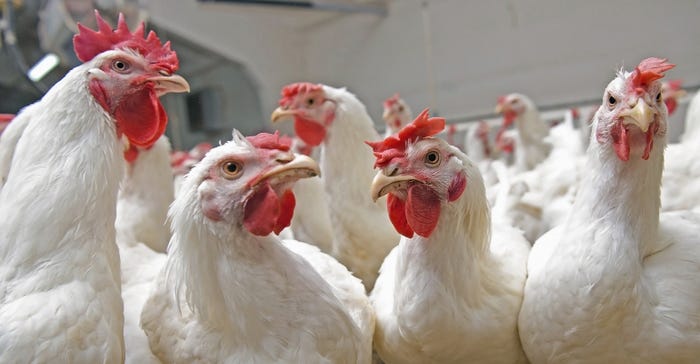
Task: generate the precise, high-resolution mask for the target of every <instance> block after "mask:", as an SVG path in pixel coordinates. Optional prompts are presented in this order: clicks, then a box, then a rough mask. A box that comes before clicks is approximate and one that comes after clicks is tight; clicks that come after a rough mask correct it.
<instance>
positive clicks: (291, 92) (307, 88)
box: [280, 82, 323, 107]
mask: <svg viewBox="0 0 700 364" xmlns="http://www.w3.org/2000/svg"><path fill="white" fill-rule="evenodd" d="M322 88H323V85H321V84H320V83H318V84H313V83H311V82H297V83H292V84H289V85H287V86H284V88H282V98H281V99H280V106H282V107H289V105H290V104H291V103H292V101H293V100H294V97H296V96H297V95H298V94H300V93H307V92H311V91H320V90H321V89H322Z"/></svg>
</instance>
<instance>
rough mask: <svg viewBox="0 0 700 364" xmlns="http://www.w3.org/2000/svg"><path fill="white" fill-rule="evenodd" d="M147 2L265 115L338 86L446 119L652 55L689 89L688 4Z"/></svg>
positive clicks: (694, 78)
mask: <svg viewBox="0 0 700 364" xmlns="http://www.w3.org/2000/svg"><path fill="white" fill-rule="evenodd" d="M148 4H149V10H150V13H151V16H152V18H153V20H154V21H156V22H157V23H158V24H159V25H160V26H163V27H167V28H168V29H169V30H171V31H174V32H178V33H179V34H180V35H182V36H185V37H187V38H189V39H191V40H194V41H196V42H198V43H200V44H202V45H204V46H208V47H211V48H214V49H216V50H217V51H218V52H220V53H222V54H224V55H227V56H229V57H231V58H232V59H234V60H236V61H238V62H241V63H243V64H244V65H246V66H247V67H248V69H249V70H250V71H251V73H252V74H253V76H254V77H255V78H256V80H257V82H258V84H259V86H260V94H261V95H260V96H261V100H262V102H263V108H264V109H265V108H266V110H263V112H264V113H267V112H270V111H272V110H273V109H274V107H275V106H276V104H277V98H278V95H279V90H280V88H281V87H282V86H283V85H284V84H286V83H289V82H293V81H300V80H308V81H313V82H324V83H328V84H331V85H335V86H347V87H348V88H349V89H350V90H351V91H353V92H354V93H356V94H357V95H358V96H359V97H360V98H361V99H362V100H363V101H365V103H366V104H367V107H368V110H369V111H370V112H371V114H372V115H373V116H374V117H375V120H377V121H379V115H380V113H381V110H380V109H381V101H382V100H383V99H384V98H385V97H387V96H389V95H391V94H393V93H394V92H396V91H399V92H400V93H401V94H402V96H404V97H405V98H406V99H407V100H408V102H409V103H410V104H411V105H412V107H413V109H414V111H419V110H420V109H422V108H423V107H426V106H432V107H433V108H434V110H436V111H437V112H439V113H440V114H441V115H443V116H447V117H455V116H468V115H475V114H483V113H488V112H491V111H492V110H493V106H494V104H495V101H496V98H497V97H498V96H499V95H501V94H505V93H508V92H512V91H519V92H523V93H526V94H528V95H530V96H531V97H532V98H533V100H534V101H535V102H536V103H538V104H553V103H559V102H566V101H578V100H582V99H592V98H600V97H601V94H602V90H603V88H604V86H605V84H606V83H607V82H608V81H609V80H610V79H611V78H612V77H613V76H614V72H615V71H616V70H617V69H618V68H619V67H620V66H623V65H624V66H626V67H627V68H631V67H633V66H634V65H636V64H637V63H638V62H639V61H640V60H641V59H642V58H644V57H647V56H652V55H655V56H661V57H667V58H669V59H670V61H672V62H674V63H676V64H677V65H678V66H677V67H676V69H674V70H673V71H671V72H670V74H669V75H670V78H682V79H683V80H684V82H685V84H686V85H698V84H700V45H698V41H697V40H698V39H700V25H699V24H700V1H696V0H695V1H694V0H677V1H639V0H609V1H576V2H573V1H558V0H544V1H537V0H520V1H478V2H477V1H465V0H425V1H423V0H394V1H389V9H388V10H389V12H388V16H386V17H379V16H376V15H371V14H349V15H348V14H345V15H343V14H334V13H327V12H317V11H309V10H304V11H302V10H279V9H278V8H270V7H258V6H241V5H202V4H201V3H197V2H196V1H195V0H178V1H172V0H150V1H149V2H148ZM423 4H427V5H426V6H427V7H424V6H423ZM424 15H425V17H424ZM425 19H427V23H426V22H424V20H425ZM426 24H428V26H427V29H428V32H429V34H430V35H431V36H430V39H429V42H427V43H426V39H425V37H424V35H425V34H426V32H425V29H426V27H425V25H426ZM426 44H429V45H430V47H432V52H430V58H431V59H432V67H430V68H428V66H427V58H426V51H425V49H426ZM432 80H434V83H433V82H432ZM433 86H434V87H433ZM432 100H434V105H431V104H432V103H433V101H432Z"/></svg>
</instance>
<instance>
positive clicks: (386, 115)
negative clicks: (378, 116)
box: [382, 109, 391, 120]
mask: <svg viewBox="0 0 700 364" xmlns="http://www.w3.org/2000/svg"><path fill="white" fill-rule="evenodd" d="M390 115H391V110H389V109H384V112H383V113H382V119H384V120H386V119H388V118H389V116H390Z"/></svg>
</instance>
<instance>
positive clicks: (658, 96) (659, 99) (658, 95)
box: [656, 92, 661, 102]
mask: <svg viewBox="0 0 700 364" xmlns="http://www.w3.org/2000/svg"><path fill="white" fill-rule="evenodd" d="M656 102H661V92H659V93H658V94H656Z"/></svg>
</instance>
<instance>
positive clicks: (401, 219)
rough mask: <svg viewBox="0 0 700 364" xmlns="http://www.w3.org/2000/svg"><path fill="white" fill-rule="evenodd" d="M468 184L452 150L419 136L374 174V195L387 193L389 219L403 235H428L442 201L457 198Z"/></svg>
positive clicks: (436, 221) (437, 217)
mask: <svg viewBox="0 0 700 364" xmlns="http://www.w3.org/2000/svg"><path fill="white" fill-rule="evenodd" d="M466 187H467V178H466V175H465V173H464V166H463V164H462V162H461V161H460V160H459V158H457V157H456V156H455V155H454V149H453V148H452V147H451V146H449V145H448V144H447V143H446V142H445V141H443V140H441V139H437V138H425V139H419V140H418V141H416V142H415V143H411V144H409V145H408V146H407V148H406V150H405V152H404V153H403V154H397V155H396V156H395V157H394V158H392V159H391V161H389V163H388V164H386V165H385V166H384V167H382V168H381V171H380V172H379V173H378V174H377V176H376V177H375V180H374V182H373V185H372V194H373V197H374V198H375V199H376V198H379V197H380V196H382V195H384V194H388V195H389V196H388V198H387V207H388V212H389V218H390V220H391V222H392V224H393V225H394V227H395V228H396V230H397V231H398V232H399V233H400V234H401V235H404V236H406V237H409V238H410V237H413V234H414V233H416V234H418V235H420V236H423V237H429V236H430V235H431V234H432V232H433V231H434V230H435V228H436V227H437V224H438V220H439V218H440V211H441V208H442V204H445V203H451V202H453V201H456V200H458V199H459V198H460V197H461V196H462V194H463V192H464V190H465V188H466Z"/></svg>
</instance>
